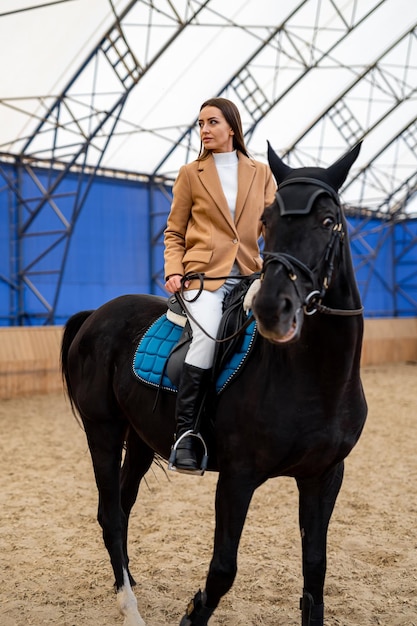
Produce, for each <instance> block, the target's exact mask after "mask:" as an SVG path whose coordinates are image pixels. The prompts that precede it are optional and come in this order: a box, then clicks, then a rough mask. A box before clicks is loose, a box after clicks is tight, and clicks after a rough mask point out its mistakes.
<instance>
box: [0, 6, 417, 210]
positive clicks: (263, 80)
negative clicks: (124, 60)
mask: <svg viewBox="0 0 417 626" xmlns="http://www.w3.org/2000/svg"><path fill="white" fill-rule="evenodd" d="M129 5H130V2H129V1H128V0H55V1H53V0H2V2H1V3H0V50H1V58H2V59H3V63H2V64H1V66H0V116H1V120H2V123H1V125H0V151H1V152H3V153H7V154H20V153H21V152H22V151H24V152H25V154H29V155H33V156H37V157H39V158H48V157H49V156H50V154H51V150H52V148H51V142H52V136H53V134H54V131H53V128H54V124H55V127H56V129H58V132H59V133H62V132H63V129H62V126H63V124H62V122H61V119H60V120H59V123H58V124H57V123H56V122H57V119H58V118H57V114H56V113H55V112H54V113H53V114H52V116H49V118H48V116H47V112H48V110H49V108H50V107H51V106H52V105H53V104H54V103H55V102H56V100H57V98H59V97H60V96H61V95H64V96H65V98H63V102H64V103H65V104H66V105H67V106H68V107H71V115H72V116H73V118H74V114H75V118H76V121H77V124H75V125H76V126H77V128H78V130H79V133H80V135H81V136H82V135H84V136H87V135H88V132H89V128H91V125H92V124H94V123H96V119H99V116H100V115H101V116H102V117H103V115H105V112H106V111H107V110H108V109H109V108H111V106H113V104H114V102H115V100H116V99H117V93H118V91H120V82H119V81H118V79H117V77H116V76H115V72H114V70H113V68H112V67H111V66H110V65H108V64H107V63H106V62H105V61H103V59H98V62H97V63H96V64H90V65H87V66H86V67H85V69H84V70H82V69H81V68H82V66H83V63H84V62H85V61H86V60H87V58H88V57H89V55H90V54H91V53H92V52H93V51H94V50H95V49H96V48H97V46H98V45H99V44H100V41H101V39H102V37H103V35H104V34H105V33H106V31H107V30H108V29H110V28H111V27H112V25H113V24H114V22H115V15H121V14H122V12H123V10H124V9H126V8H127V7H128V6H129ZM197 10H199V15H198V16H197V18H196V19H195V20H194V22H193V23H192V24H189V25H187V26H186V27H185V28H183V30H182V31H181V33H180V34H179V35H178V36H177V37H176V38H175V39H174V40H173V41H172V42H171V43H170V45H167V44H168V42H169V39H170V38H172V37H174V35H175V34H178V31H179V26H180V22H185V21H186V19H187V18H188V17H189V16H190V15H191V13H192V12H194V11H197ZM371 11H373V12H372V14H371V15H370V16H369V17H368V18H367V19H364V21H363V23H362V24H360V25H357V24H358V22H359V21H360V19H361V18H362V17H364V16H366V14H367V13H368V12H371ZM281 24H282V25H283V29H282V30H281V31H280V34H279V35H277V36H276V37H275V38H274V40H273V41H274V45H271V46H265V47H264V49H263V51H262V52H261V53H259V54H258V55H256V57H255V58H254V60H253V61H251V60H250V57H251V55H253V54H254V53H255V52H256V50H257V49H259V48H260V47H262V45H263V43H264V42H265V41H266V40H267V39H268V38H269V37H270V36H271V34H272V32H273V30H274V28H276V27H277V26H279V25H281ZM349 24H354V25H355V26H356V27H355V28H350V27H349ZM416 24H417V10H416V3H415V0H384V1H382V2H381V1H378V0H359V1H358V0H356V1H354V0H306V1H304V2H302V1H301V0H286V1H285V2H281V1H272V0H210V1H208V2H207V0H206V1H203V0H200V1H197V0H153V1H151V0H138V1H137V2H136V4H135V6H134V7H133V8H132V9H131V10H130V11H129V13H128V15H127V16H126V18H124V19H123V21H122V32H123V36H124V39H125V42H126V43H127V45H128V47H129V50H130V52H131V54H132V55H133V56H134V58H135V59H136V61H137V62H138V64H139V66H140V67H141V68H142V69H145V70H146V71H143V75H142V76H141V77H140V80H138V82H137V84H136V85H135V86H134V87H133V88H132V89H131V91H130V92H129V96H128V98H127V101H126V104H125V106H124V108H123V110H122V111H121V114H120V120H119V121H118V123H117V124H116V126H115V127H114V128H112V130H111V132H109V131H106V132H107V133H108V134H109V135H110V138H109V143H108V146H107V147H106V149H105V150H104V151H103V154H102V160H101V166H102V167H107V168H112V169H117V170H127V171H131V172H136V173H137V172H140V173H152V172H154V171H155V169H156V168H157V167H158V164H159V163H160V161H161V160H164V165H163V167H162V168H161V169H160V170H158V171H160V173H163V174H164V175H171V176H175V174H176V172H177V171H178V168H179V167H180V165H181V164H182V163H183V162H184V161H186V160H190V159H192V158H194V157H195V155H196V152H197V150H198V147H199V141H198V135H197V133H196V132H193V133H192V134H191V136H190V137H189V140H190V141H188V140H187V143H186V144H185V143H184V142H181V135H182V133H183V132H185V131H186V130H187V129H188V128H189V127H190V125H192V124H193V122H194V120H195V119H196V116H197V114H198V110H199V106H200V104H201V102H202V101H204V100H205V99H206V98H209V97H212V96H214V95H218V94H221V95H223V96H225V97H230V98H231V99H233V100H235V101H236V103H237V104H238V105H239V108H240V110H241V113H242V118H243V121H244V126H245V128H249V127H250V125H251V124H252V121H253V120H252V119H251V115H250V113H249V112H248V111H247V110H246V109H245V107H244V106H242V103H241V102H240V101H239V98H237V95H236V94H237V92H236V91H235V90H234V89H232V88H231V87H230V88H229V89H226V90H225V86H226V85H227V84H228V83H229V82H230V81H231V79H232V78H233V77H234V76H235V75H236V74H239V76H242V75H243V72H244V66H245V64H247V67H248V68H249V69H250V72H251V75H252V76H255V77H256V87H257V88H260V89H261V91H262V93H263V94H264V96H265V98H266V100H267V101H269V102H275V104H274V106H273V107H272V108H271V110H270V111H268V113H267V114H266V115H265V116H264V117H262V119H261V120H260V121H259V123H257V125H256V128H255V130H254V132H253V134H252V136H251V137H250V139H249V148H250V151H251V152H252V154H253V155H255V156H256V157H257V158H261V159H265V153H266V141H267V140H269V141H270V142H271V143H272V145H273V146H274V148H275V149H276V150H277V152H279V153H281V154H285V153H286V152H287V151H290V150H291V149H294V146H296V145H297V146H298V152H297V150H295V151H294V152H293V154H292V156H291V158H292V159H293V163H296V164H297V159H298V160H299V161H307V162H309V161H311V162H319V163H322V164H329V163H330V162H331V161H332V160H334V159H336V158H337V157H338V156H340V154H341V153H343V152H344V151H345V149H346V147H348V146H347V145H346V143H349V141H348V140H347V139H346V136H342V137H341V135H340V128H339V129H336V128H335V125H337V124H339V125H343V124H344V123H345V124H346V125H347V126H348V124H349V123H352V120H348V119H345V118H344V116H346V109H345V110H344V111H343V110H341V111H340V113H338V114H337V115H336V114H334V111H333V113H332V119H333V122H332V123H329V118H326V111H327V110H328V109H329V107H331V106H332V105H334V104H335V103H337V102H338V101H340V100H343V101H344V102H345V104H346V103H348V109H349V112H350V113H352V112H353V114H354V118H355V119H354V122H355V124H358V125H359V126H360V130H357V132H356V131H355V132H353V134H352V137H355V136H356V137H358V136H360V135H361V134H365V135H366V138H365V141H364V145H363V149H362V152H361V155H360V158H359V160H358V162H357V163H356V170H355V171H356V172H359V171H360V169H361V168H364V167H366V166H367V164H369V162H371V161H372V160H373V159H375V156H376V155H377V154H378V153H379V151H380V150H381V147H383V146H385V144H387V143H389V141H390V140H392V141H393V140H394V138H395V137H396V135H397V134H398V132H399V131H400V129H402V128H404V129H407V128H408V127H412V128H414V127H413V126H412V125H413V124H415V119H416V112H417V107H416V87H417V54H416V49H417V48H416V42H413V36H412V35H410V36H408V37H407V36H405V35H406V33H407V32H408V31H409V30H410V29H412V28H413V27H415V26H416ZM390 48H392V50H391V52H389V53H387V51H388V50H390ZM381 59H383V60H381ZM378 63H381V68H383V69H382V71H381V70H380V69H379V67H377V69H378V70H379V71H378V72H377V71H372V68H375V67H376V66H378ZM382 63H383V66H382ZM306 69H308V70H309V71H306ZM77 74H78V79H77V81H76V82H75V83H74V84H73V85H72V86H71V87H70V88H69V89H68V90H66V87H67V86H68V84H69V83H70V81H71V80H72V78H73V77H74V76H75V75H77ZM390 83H391V84H390ZM247 84H249V82H248V83H247ZM258 91H259V89H258ZM399 94H403V96H404V97H403V101H402V102H401V105H399V103H398V96H399ZM255 95H256V94H255ZM256 97H257V98H258V99H259V96H256ZM392 101H394V103H395V107H394V106H393V105H392ZM370 103H372V107H371V106H370ZM397 105H398V106H397ZM92 108H94V110H95V115H96V117H94V118H93V117H92V116H91V115H90V113H91V110H92ZM391 109H392V110H391ZM388 111H389V114H388ZM45 116H46V119H47V123H46V126H45V125H43V126H42V127H41V128H40V130H41V132H40V133H39V134H38V136H37V137H36V138H35V139H33V140H32V141H31V143H30V145H29V146H26V144H27V140H28V138H30V137H31V136H32V135H33V134H34V133H35V131H36V129H37V128H38V126H39V124H40V122H41V120H42V119H43V117H45ZM73 118H72V119H73ZM63 119H65V118H63ZM114 119H115V118H114V117H113V118H111V119H110V120H109V122H111V124H113V123H114ZM321 119H322V120H323V122H322V123H319V120H321ZM73 121H74V120H73ZM376 121H377V123H375V122H376ZM315 122H317V123H315ZM111 124H109V127H110V126H111ZM374 126H375V127H374ZM111 127H112V126H111ZM66 132H67V134H68V128H67V129H66ZM414 132H415V130H413V133H414ZM71 133H72V134H73V135H74V136H75V133H74V124H73V125H72V127H71ZM355 133H356V134H355ZM104 135H105V133H103V136H102V137H100V136H99V135H98V136H97V138H96V139H97V144H96V147H97V150H96V151H95V150H94V146H93V149H92V150H89V151H88V154H87V162H90V163H91V164H92V165H94V163H95V160H97V158H98V157H97V155H98V153H99V152H100V150H102V146H103V144H104V142H105V140H106V137H105V136H104ZM71 141H72V140H70V139H68V141H67V140H66V141H65V142H64V143H63V145H64V144H65V146H66V148H65V149H63V148H62V149H61V151H60V152H59V151H58V152H55V153H54V154H55V156H58V157H59V158H61V159H62V160H68V159H70V158H71V145H72V144H71ZM79 141H80V140H79V137H78V138H76V140H74V142H75V143H76V142H78V143H79ZM190 142H191V143H190ZM93 143H94V142H93ZM55 147H56V146H55ZM187 147H189V148H190V149H189V150H188V149H187ZM54 149H55V148H54ZM170 151H171V154H170V156H169V157H167V158H166V159H165V157H166V155H168V153H169V152H170ZM412 152H413V150H411V149H409V148H408V149H407V146H404V145H401V146H398V147H397V148H396V151H395V155H394V156H395V159H396V161H395V162H396V164H397V167H396V177H395V179H394V180H392V182H391V184H392V185H395V184H397V183H398V181H399V180H401V178H406V177H408V176H411V175H412V174H413V172H414V173H415V172H416V171H417V168H416V156H415V154H414V155H413V154H412ZM414 152H415V151H414ZM384 154H385V156H382V157H380V158H382V161H381V166H380V167H381V168H382V169H383V168H384V167H386V168H390V170H392V160H391V157H390V158H389V159H388V158H387V156H386V153H384ZM384 158H385V165H384V163H383V160H384ZM393 158H394V157H393ZM388 161H389V163H388ZM305 164H309V163H305ZM354 187H355V186H354V185H353V186H352V188H353V189H354ZM371 191H372V190H371ZM352 193H353V192H352ZM372 193H373V192H372ZM372 193H371V192H369V197H367V198H366V202H368V203H371V202H373V201H375V198H373V197H372ZM355 194H356V195H355ZM374 195H375V194H374ZM359 199H360V200H362V201H363V200H364V191H363V185H362V187H361V189H356V190H355V191H354V195H353V196H352V202H354V201H358V200H359ZM379 201H380V200H379V199H378V200H377V202H379Z"/></svg>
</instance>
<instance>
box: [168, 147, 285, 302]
mask: <svg viewBox="0 0 417 626" xmlns="http://www.w3.org/2000/svg"><path fill="white" fill-rule="evenodd" d="M275 191H276V185H275V182H274V180H273V178H272V174H271V170H270V169H269V167H268V166H267V165H265V164H264V163H260V162H259V161H254V160H252V159H249V158H248V157H246V156H244V155H243V154H241V153H240V152H238V192H237V198H236V211H235V218H234V220H233V218H232V215H231V213H230V210H229V207H228V204H227V201H226V197H225V195H224V193H223V190H222V186H221V183H220V178H219V176H218V173H217V168H216V164H215V162H214V158H213V157H212V156H211V155H210V156H209V157H208V158H207V159H205V160H204V161H193V162H192V163H189V164H187V165H184V166H183V167H182V168H181V169H180V171H179V173H178V177H177V179H176V181H175V183H174V187H173V201H172V205H171V211H170V214H169V216H168V221H167V227H166V229H165V233H164V244H165V252H164V259H165V277H168V276H171V275H172V274H180V275H184V274H185V273H189V272H203V273H204V274H206V276H211V277H216V276H227V275H228V274H229V273H230V271H231V269H232V267H233V264H234V262H235V261H236V262H237V264H238V266H239V270H240V272H241V273H242V274H245V275H248V274H251V273H252V272H256V271H258V270H260V269H261V267H262V259H261V257H260V255H259V247H258V240H259V237H260V235H261V228H262V224H261V222H260V217H261V215H262V213H263V210H264V208H265V207H266V206H268V205H269V204H271V203H272V202H273V200H274V194H275ZM223 283H224V280H223V279H221V280H218V281H214V280H213V281H206V282H205V284H204V288H205V289H208V290H209V291H214V290H215V289H218V288H219V287H220V286H221V285H222V284H223ZM197 286H198V285H197V283H196V281H193V283H192V284H191V285H190V288H196V287H197Z"/></svg>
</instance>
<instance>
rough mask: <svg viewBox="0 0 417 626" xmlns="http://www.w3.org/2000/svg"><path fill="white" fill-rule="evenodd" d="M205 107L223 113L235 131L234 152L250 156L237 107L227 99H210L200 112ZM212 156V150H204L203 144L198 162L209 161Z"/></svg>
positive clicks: (204, 103)
mask: <svg viewBox="0 0 417 626" xmlns="http://www.w3.org/2000/svg"><path fill="white" fill-rule="evenodd" d="M204 107H217V108H218V109H220V111H221V112H222V113H223V115H224V118H225V120H226V122H227V123H228V124H229V126H230V128H231V129H232V130H233V133H234V135H233V148H234V150H239V152H242V153H243V154H244V155H245V156H247V157H248V156H249V154H248V150H247V148H246V145H245V139H244V137H243V130H242V120H241V119H240V113H239V109H238V108H237V106H236V105H235V104H234V103H233V102H232V101H231V100H227V99H226V98H210V99H209V100H206V101H205V102H203V104H202V105H201V107H200V111H201V110H202V109H204ZM210 154H211V150H207V148H204V146H203V144H202V143H201V145H200V154H199V155H198V159H197V160H198V161H203V160H204V159H207V157H208V156H209V155H210Z"/></svg>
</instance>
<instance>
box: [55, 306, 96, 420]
mask: <svg viewBox="0 0 417 626" xmlns="http://www.w3.org/2000/svg"><path fill="white" fill-rule="evenodd" d="M91 313H93V311H80V312H79V313H75V315H73V316H72V317H70V318H69V320H68V322H67V323H66V324H65V327H64V335H63V337H62V343H61V374H62V381H63V383H64V388H65V390H66V392H67V395H68V398H69V401H70V403H71V409H72V412H73V413H74V415H76V411H75V405H74V394H73V390H72V387H71V380H70V376H69V370H68V352H69V349H70V347H71V344H72V342H73V341H74V338H75V336H76V334H77V333H78V331H79V330H80V328H81V326H82V325H83V324H84V322H85V320H86V319H88V318H89V317H90V315H91Z"/></svg>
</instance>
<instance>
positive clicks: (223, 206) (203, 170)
mask: <svg viewBox="0 0 417 626" xmlns="http://www.w3.org/2000/svg"><path fill="white" fill-rule="evenodd" d="M198 174H199V176H200V180H201V182H202V184H203V185H204V188H205V190H206V191H207V193H208V194H209V196H211V198H212V199H213V202H214V203H215V204H216V206H217V207H218V208H219V209H220V212H221V214H222V215H223V217H224V218H225V220H226V221H227V223H228V224H229V226H231V227H232V229H233V231H235V225H234V222H233V219H232V215H231V213H230V209H229V206H228V204H227V200H226V196H225V195H224V193H223V189H222V186H221V183H220V178H219V175H218V173H217V168H216V164H215V162H214V159H213V157H211V156H210V157H209V158H208V159H205V160H204V161H201V162H200V165H199V168H198Z"/></svg>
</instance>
